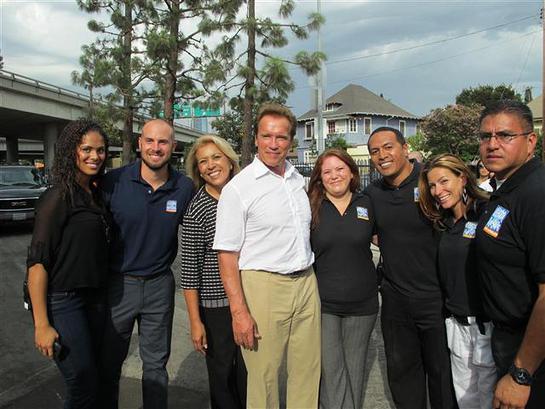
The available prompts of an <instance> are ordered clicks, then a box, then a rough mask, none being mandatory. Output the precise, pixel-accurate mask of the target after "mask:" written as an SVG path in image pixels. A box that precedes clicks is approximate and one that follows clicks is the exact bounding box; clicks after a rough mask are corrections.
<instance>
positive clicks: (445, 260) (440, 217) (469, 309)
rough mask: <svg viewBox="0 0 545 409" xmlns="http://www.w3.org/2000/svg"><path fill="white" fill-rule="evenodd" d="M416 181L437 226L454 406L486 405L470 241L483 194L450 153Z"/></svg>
mask: <svg viewBox="0 0 545 409" xmlns="http://www.w3.org/2000/svg"><path fill="white" fill-rule="evenodd" d="M418 186H419V190H420V201H419V203H420V207H421V208H422V211H423V212H424V214H425V215H426V216H427V217H428V218H429V219H430V220H431V221H432V222H433V223H434V226H435V227H436V228H437V229H438V230H440V231H441V235H440V239H439V247H438V252H439V253H438V264H439V279H440V282H441V286H442V289H443V291H444V295H445V307H446V309H447V312H448V314H449V317H447V319H446V321H445V326H446V330H447V341H448V346H449V349H450V358H451V368H452V378H453V382H454V390H455V393H456V399H457V401H458V406H459V407H460V409H464V408H491V407H492V397H493V388H494V385H495V381H496V370H495V366H494V361H493V359H492V351H491V347H490V335H491V330H492V328H491V327H490V325H491V324H490V323H489V322H488V321H489V320H487V319H486V317H484V316H483V310H482V305H481V294H480V290H479V277H478V271H477V260H476V259H475V246H474V240H473V239H474V238H475V229H476V227H477V221H478V219H479V214H480V210H481V207H482V204H483V203H484V202H485V201H486V200H487V196H486V193H485V192H484V191H483V190H481V189H480V188H479V187H478V186H477V183H476V179H475V177H474V175H473V173H472V172H471V170H470V169H469V168H468V167H467V166H466V165H465V164H464V162H462V160H460V159H459V158H458V157H456V156H454V155H451V154H443V155H439V156H436V157H434V158H432V159H431V160H430V161H429V162H428V163H427V164H426V165H425V166H424V169H423V170H422V173H421V174H420V179H419V185H418Z"/></svg>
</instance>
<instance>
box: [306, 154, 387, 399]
mask: <svg viewBox="0 0 545 409" xmlns="http://www.w3.org/2000/svg"><path fill="white" fill-rule="evenodd" d="M359 187H360V177H359V172H358V167H357V165H356V164H355V163H354V160H353V159H352V158H351V157H350V156H349V155H348V154H347V153H346V152H345V151H344V150H340V149H330V150H328V151H325V152H324V153H323V154H322V155H320V156H319V157H318V160H317V161H316V164H315V166H314V170H313V172H312V175H311V178H310V184H309V198H310V207H311V210H312V225H311V227H312V231H311V243H312V250H313V251H314V254H315V262H314V270H315V272H316V278H317V280H318V289H319V292H320V300H321V303H322V379H321V385H320V407H322V408H357V409H359V408H361V407H362V405H363V378H364V375H365V361H366V358H367V346H368V343H369V338H370V336H371V332H372V330H373V327H374V325H375V321H376V317H377V312H378V288H377V275H376V271H375V266H374V264H373V256H372V253H371V249H370V243H371V237H372V234H373V225H372V221H373V215H372V214H371V211H370V206H369V203H368V198H367V197H366V196H363V195H361V194H360V193H359V192H358V189H359Z"/></svg>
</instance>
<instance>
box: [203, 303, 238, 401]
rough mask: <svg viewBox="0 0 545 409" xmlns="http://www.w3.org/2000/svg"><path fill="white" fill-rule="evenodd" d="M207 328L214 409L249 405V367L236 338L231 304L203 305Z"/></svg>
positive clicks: (207, 358)
mask: <svg viewBox="0 0 545 409" xmlns="http://www.w3.org/2000/svg"><path fill="white" fill-rule="evenodd" d="M200 312H201V319H202V321H203V324H204V327H205V329H206V340H207V343H208V349H207V350H206V367H207V369H208V383H209V385H210V402H211V407H212V409H242V408H245V407H246V378H247V373H246V366H245V365H244V360H243V359H242V354H241V352H240V348H239V347H238V346H237V344H235V341H234V338H233V327H232V324H231V312H230V311H229V307H220V308H203V307H201V308H200Z"/></svg>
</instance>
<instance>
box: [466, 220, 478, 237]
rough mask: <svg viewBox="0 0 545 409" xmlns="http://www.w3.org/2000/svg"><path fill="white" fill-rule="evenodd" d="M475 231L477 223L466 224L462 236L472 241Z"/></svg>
mask: <svg viewBox="0 0 545 409" xmlns="http://www.w3.org/2000/svg"><path fill="white" fill-rule="evenodd" d="M476 230H477V223H475V222H466V225H465V227H464V234H463V236H464V237H465V238H466V239H474V238H475V231H476Z"/></svg>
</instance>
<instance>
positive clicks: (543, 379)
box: [492, 327, 545, 409]
mask: <svg viewBox="0 0 545 409" xmlns="http://www.w3.org/2000/svg"><path fill="white" fill-rule="evenodd" d="M524 331H525V328H520V329H510V328H503V327H501V328H500V327H494V330H493V331H492V355H493V356H494V362H495V363H496V369H497V371H498V379H500V378H501V377H503V376H504V375H505V374H506V373H507V371H508V370H509V367H510V366H511V364H512V363H513V361H514V359H515V356H516V354H517V352H518V350H519V348H520V344H521V343H522V339H523V338H524ZM543 408H545V362H542V363H541V366H540V367H539V368H538V369H537V370H536V371H535V373H534V382H533V383H532V387H531V390H530V398H529V399H528V403H527V405H526V409H543Z"/></svg>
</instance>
